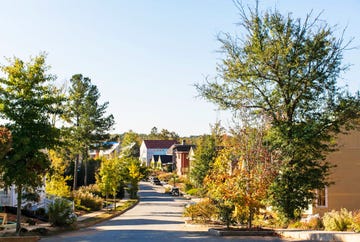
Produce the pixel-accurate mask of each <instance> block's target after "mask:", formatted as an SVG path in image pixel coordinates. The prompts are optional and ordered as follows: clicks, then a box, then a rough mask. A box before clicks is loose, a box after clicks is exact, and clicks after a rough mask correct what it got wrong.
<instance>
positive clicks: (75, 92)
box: [64, 74, 114, 190]
mask: <svg viewBox="0 0 360 242" xmlns="http://www.w3.org/2000/svg"><path fill="white" fill-rule="evenodd" d="M70 83H71V87H70V89H69V97H68V103H67V106H66V112H65V115H64V119H65V120H66V121H67V122H68V123H69V124H70V125H71V126H70V127H69V128H68V138H67V140H68V143H69V145H70V147H72V152H73V153H74V154H75V156H76V158H75V165H74V177H73V189H74V190H75V189H76V187H77V170H78V166H79V162H80V159H82V162H84V165H85V166H84V167H85V176H84V184H85V185H87V165H86V161H87V155H88V150H89V149H90V147H91V146H93V145H95V147H93V148H96V149H99V148H101V145H102V142H103V141H105V140H106V139H107V138H108V137H109V134H108V131H109V130H110V129H111V128H112V126H113V125H114V117H113V116H112V115H108V116H106V109H107V107H108V102H105V103H103V104H99V103H98V101H99V98H100V93H99V90H98V89H97V87H96V86H95V85H93V84H91V80H90V78H88V77H83V76H82V75H81V74H77V75H73V76H72V78H71V79H70Z"/></svg>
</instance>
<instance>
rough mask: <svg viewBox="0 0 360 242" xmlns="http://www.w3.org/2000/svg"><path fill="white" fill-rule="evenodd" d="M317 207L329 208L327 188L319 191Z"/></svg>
mask: <svg viewBox="0 0 360 242" xmlns="http://www.w3.org/2000/svg"><path fill="white" fill-rule="evenodd" d="M316 200H317V202H316V205H317V207H327V187H325V188H323V189H319V190H318V191H317V199H316Z"/></svg>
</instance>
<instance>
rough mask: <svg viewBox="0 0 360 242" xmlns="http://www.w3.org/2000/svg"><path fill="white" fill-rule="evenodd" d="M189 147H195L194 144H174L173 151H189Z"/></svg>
mask: <svg viewBox="0 0 360 242" xmlns="http://www.w3.org/2000/svg"><path fill="white" fill-rule="evenodd" d="M191 147H193V148H194V147H195V145H175V147H174V151H175V152H176V151H177V152H189V151H190V149H191Z"/></svg>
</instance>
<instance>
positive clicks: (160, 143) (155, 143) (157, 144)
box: [144, 140, 177, 149]
mask: <svg viewBox="0 0 360 242" xmlns="http://www.w3.org/2000/svg"><path fill="white" fill-rule="evenodd" d="M176 143H177V142H176V140H144V144H145V146H146V148H148V149H169V148H170V147H171V146H172V145H173V144H176Z"/></svg>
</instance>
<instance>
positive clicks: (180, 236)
mask: <svg viewBox="0 0 360 242" xmlns="http://www.w3.org/2000/svg"><path fill="white" fill-rule="evenodd" d="M139 195H140V203H139V204H138V205H137V206H135V207H134V208H133V209H131V210H129V211H127V212H126V213H124V214H122V215H121V216H118V217H116V218H113V219H111V220H108V221H106V222H103V223H100V224H97V225H95V226H92V227H89V228H85V229H81V230H78V231H73V232H67V233H63V234H60V235H56V236H51V237H47V238H42V239H41V241H47V242H50V241H51V242H52V241H56V242H58V241H66V242H73V241H80V242H91V241H94V242H103V241H104V242H105V241H106V242H108V241H126V242H128V241H137V242H143V241H144V242H151V241H156V242H166V241H169V242H172V241H175V242H177V241H209V242H210V241H294V240H282V239H280V238H277V237H216V236H212V235H209V234H208V232H207V228H205V227H201V226H193V225H185V224H184V218H183V217H182V212H183V209H184V205H185V204H186V203H187V201H186V200H185V199H181V198H174V197H171V196H169V195H166V194H164V193H162V189H161V187H156V186H152V185H150V184H149V183H141V184H140V191H139Z"/></svg>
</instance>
